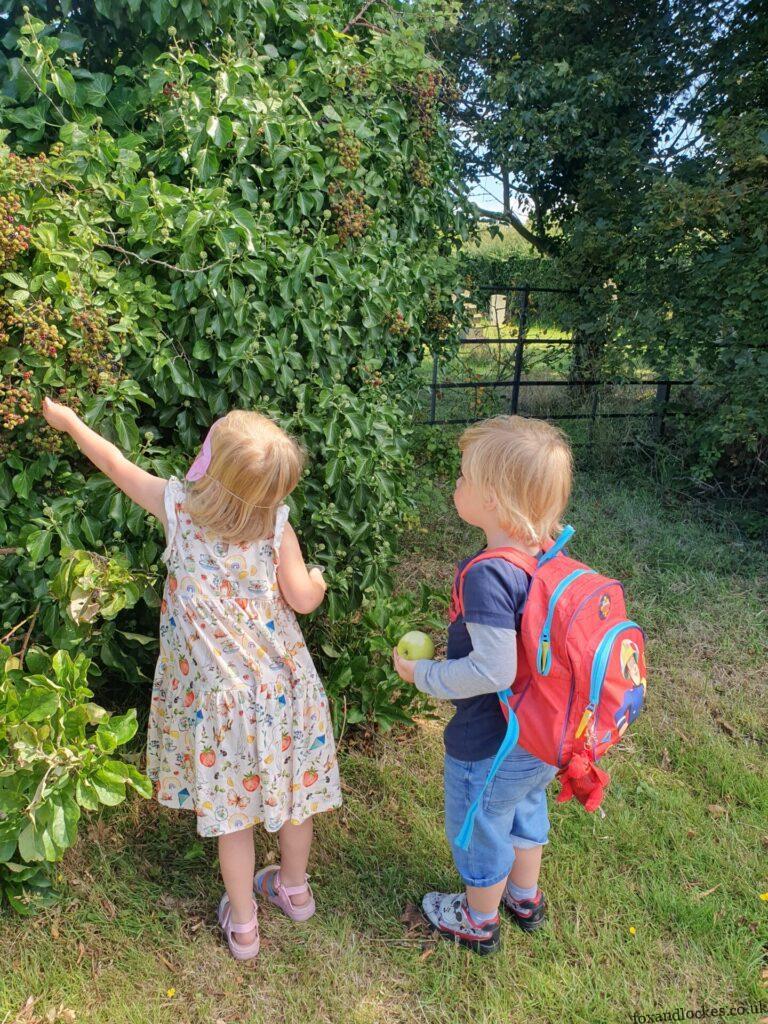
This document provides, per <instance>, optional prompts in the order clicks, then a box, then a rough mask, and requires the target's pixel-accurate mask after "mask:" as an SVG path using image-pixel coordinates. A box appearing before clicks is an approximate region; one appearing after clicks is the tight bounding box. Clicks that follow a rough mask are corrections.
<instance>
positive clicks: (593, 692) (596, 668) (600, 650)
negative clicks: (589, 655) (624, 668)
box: [582, 619, 642, 721]
mask: <svg viewBox="0 0 768 1024" xmlns="http://www.w3.org/2000/svg"><path fill="white" fill-rule="evenodd" d="M625 629H640V627H639V626H638V624H637V623H636V622H632V620H631V619H625V620H624V621H623V622H617V623H616V625H615V626H612V627H611V628H610V629H609V630H608V632H607V633H606V634H605V636H604V637H603V639H602V640H601V641H600V643H599V644H598V645H597V650H596V651H595V656H594V658H593V659H592V672H591V674H590V677H589V704H587V706H586V708H585V709H584V714H583V715H582V721H584V718H585V716H586V715H587V712H589V714H590V715H593V714H594V712H595V708H596V707H597V705H598V703H599V701H600V693H601V691H602V689H603V683H604V682H605V673H606V672H607V671H608V662H609V660H610V657H611V651H612V650H613V642H614V640H615V639H616V637H617V636H618V635H619V633H623V632H624V630H625ZM641 632H642V631H641Z"/></svg>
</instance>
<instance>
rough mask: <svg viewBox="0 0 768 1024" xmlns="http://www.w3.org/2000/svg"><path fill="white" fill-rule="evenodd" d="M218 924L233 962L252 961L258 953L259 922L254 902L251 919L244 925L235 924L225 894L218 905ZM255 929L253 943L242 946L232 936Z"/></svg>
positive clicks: (254, 902) (227, 897)
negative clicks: (233, 959)
mask: <svg viewBox="0 0 768 1024" xmlns="http://www.w3.org/2000/svg"><path fill="white" fill-rule="evenodd" d="M218 918H219V924H220V925H221V930H222V931H223V932H224V935H225V937H226V940H227V945H228V946H229V951H230V953H231V954H232V956H233V957H234V958H235V960H253V958H254V957H255V956H258V953H259V943H260V939H259V922H258V908H257V906H256V901H255V900H254V901H253V917H252V918H251V920H250V921H246V922H245V924H235V922H234V921H233V920H232V908H231V907H230V905H229V896H227V894H226V893H224V895H223V896H222V897H221V903H220V904H219V912H218ZM254 928H255V929H256V938H255V939H254V940H253V942H249V943H248V944H247V945H244V944H243V943H242V942H238V941H237V940H236V939H235V938H234V936H235V935H244V934H245V932H250V931H252V930H253V929H254Z"/></svg>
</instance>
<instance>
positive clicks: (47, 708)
mask: <svg viewBox="0 0 768 1024" xmlns="http://www.w3.org/2000/svg"><path fill="white" fill-rule="evenodd" d="M59 704H60V699H59V694H58V693H57V692H56V691H55V690H51V689H47V688H46V687H43V686H29V687H28V688H27V689H26V690H25V691H24V693H22V695H21V696H20V697H19V706H18V713H19V718H21V719H22V720H23V721H25V722H44V721H45V720H46V719H47V718H50V717H51V716H52V715H54V714H55V713H56V711H57V710H58V708H59Z"/></svg>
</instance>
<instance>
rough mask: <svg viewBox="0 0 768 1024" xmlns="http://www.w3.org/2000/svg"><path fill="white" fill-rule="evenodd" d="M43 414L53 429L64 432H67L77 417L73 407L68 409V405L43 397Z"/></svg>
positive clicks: (76, 420)
mask: <svg viewBox="0 0 768 1024" xmlns="http://www.w3.org/2000/svg"><path fill="white" fill-rule="evenodd" d="M43 416H45V419H46V422H47V423H48V425H49V426H51V427H53V429H54V430H63V431H65V432H68V431H69V430H70V428H71V427H73V426H74V424H75V423H77V422H78V419H79V417H78V415H77V413H76V412H75V411H74V409H70V408H69V406H68V405H62V404H61V402H54V401H53V399H52V398H44V399H43Z"/></svg>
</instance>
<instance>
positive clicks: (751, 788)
mask: <svg viewBox="0 0 768 1024" xmlns="http://www.w3.org/2000/svg"><path fill="white" fill-rule="evenodd" d="M421 517H422V519H421V523H420V524H419V525H417V526H415V527H414V528H413V529H412V531H411V532H410V534H408V535H407V536H406V537H405V538H404V541H403V559H402V564H401V571H400V586H401V587H404V588H407V587H410V586H412V585H413V584H415V583H417V582H418V581H420V580H427V581H429V582H430V583H432V584H434V585H447V584H448V583H449V580H450V575H451V560H452V559H455V558H458V557H459V556H460V555H462V554H465V553H468V552H470V551H472V550H473V549H474V548H476V547H478V546H479V539H478V536H477V535H476V534H475V533H474V531H472V530H471V529H470V528H469V527H465V526H464V525H463V524H461V523H460V522H459V521H458V520H457V518H456V516H455V514H454V513H453V510H452V507H451V502H450V488H449V487H448V486H446V487H444V488H443V487H433V486H431V485H429V484H428V485H426V487H425V493H424V500H423V502H422V510H421ZM570 519H571V521H572V522H573V523H574V524H575V525H576V526H577V528H578V533H577V537H576V540H575V543H574V545H573V547H574V550H575V553H576V554H577V555H578V556H579V557H582V558H584V559H585V560H586V561H588V562H590V563H591V564H593V565H594V566H595V567H596V568H599V569H604V570H609V571H610V572H612V573H613V574H615V575H618V576H619V577H621V578H622V579H624V580H625V581H626V584H627V591H628V599H629V603H630V607H631V610H632V612H633V613H634V614H635V615H636V616H637V618H638V619H639V621H640V622H641V623H643V624H644V625H645V626H646V628H647V632H648V637H649V666H650V672H649V700H648V709H647V711H646V712H644V713H643V715H641V717H640V719H639V720H638V722H637V723H635V725H634V726H633V728H632V729H631V730H630V732H629V733H628V735H627V737H626V739H625V741H624V742H623V743H622V745H621V747H620V748H618V750H616V751H615V752H613V753H612V754H610V755H609V757H608V758H607V762H608V763H606V767H608V768H609V769H610V771H611V773H612V776H613V780H612V783H611V787H610V790H609V793H608V796H607V799H606V805H605V806H606V812H607V813H606V816H605V818H601V817H599V816H594V815H588V814H586V813H585V812H584V811H583V809H582V808H580V807H576V806H574V805H572V804H566V805H560V804H556V803H555V802H554V798H553V799H552V801H551V816H552V822H553V831H552V837H551V843H550V846H549V847H548V849H547V851H546V854H545V859H544V869H543V875H542V884H543V886H544V888H545V889H546V891H547V894H548V897H549V900H550V903H551V921H550V923H549V926H548V928H547V929H545V930H544V931H543V932H541V933H539V934H537V935H535V936H526V935H524V934H522V933H521V932H519V931H518V930H517V929H515V928H514V926H512V925H510V924H505V925H504V928H503V937H502V938H503V948H502V952H501V954H500V955H499V956H497V957H495V958H480V957H476V956H473V955H472V954H470V953H467V952H464V951H462V950H458V949H455V948H452V947H451V946H449V945H448V944H447V943H441V944H439V945H435V944H433V945H429V944H427V945H426V946H425V944H424V939H423V937H422V936H421V935H420V934H419V932H418V930H415V929H410V928H409V927H408V926H407V924H405V923H403V922H402V921H401V920H400V916H401V914H402V913H403V910H404V908H405V907H406V905H407V904H408V903H409V901H418V899H419V897H420V896H421V894H422V893H423V892H424V891H426V890H427V889H430V888H445V889H453V888H455V886H456V883H457V879H456V876H455V873H454V869H453V867H452V863H451V859H450V855H449V852H448V849H447V845H446V843H445V840H444V838H443V834H442V809H441V804H442V797H441V778H440V771H441V723H440V722H436V721H428V722H422V723H419V725H418V726H417V727H416V728H415V729H413V730H410V731H401V732H399V733H395V734H390V735H388V736H386V737H381V738H379V739H377V740H376V742H375V744H374V746H372V747H371V746H363V747H355V746H346V747H345V749H344V750H343V752H342V755H341V767H342V774H343V779H344V786H345V804H344V807H343V809H342V810H341V811H340V812H338V813H336V814H332V815H327V816H322V817H321V820H320V821H319V822H318V825H317V842H316V845H315V848H314V852H313V859H312V863H311V871H312V881H313V885H314V886H315V890H316V893H317V896H318V903H319V907H320V910H319V913H318V915H317V916H316V918H315V919H313V920H312V921H311V922H308V923H307V924H306V925H304V926H296V925H293V924H291V923H290V922H289V921H287V920H286V919H281V918H280V916H278V915H277V913H270V912H269V911H264V912H263V914H262V918H261V929H262V941H263V947H262V948H263V953H262V955H261V956H260V958H259V961H258V963H257V964H256V965H255V966H250V967H249V966H242V965H241V966H238V965H236V964H235V963H234V962H233V961H232V960H231V959H230V958H229V956H228V954H227V952H226V950H225V949H224V947H223V946H222V944H221V941H220V939H219V937H218V935H217V933H216V929H215V927H214V923H213V922H214V908H215V904H216V901H217V899H218V897H219V894H220V883H219V879H218V873H217V866H216V860H215V845H214V844H212V843H209V842H201V841H199V840H198V839H197V838H196V836H195V831H194V820H193V818H192V816H190V815H184V814H179V813H174V812H168V811H166V810H164V809H161V808H159V807H157V806H156V805H154V804H152V803H149V802H142V801H140V800H138V799H135V800H132V801H130V802H129V803H128V804H127V805H125V806H123V807H120V808H116V809H114V810H112V811H111V812H105V813H103V814H102V815H100V816H99V817H91V818H90V819H89V821H88V824H87V826H86V827H85V828H84V830H83V833H82V837H81V839H80V841H79V843H78V844H77V846H76V847H75V848H74V849H73V850H72V851H71V852H70V854H69V856H68V857H67V858H66V860H65V862H64V863H63V865H62V867H61V871H62V875H63V882H64V885H63V889H64V896H63V900H62V902H61V904H60V905H59V906H58V907H57V908H56V909H55V910H53V911H52V912H49V913H46V914H44V915H41V916H39V917H38V918H35V919H32V920H22V919H19V918H16V917H14V916H12V915H7V916H4V917H0V949H1V950H2V966H0V979H1V980H0V1022H3V1021H6V1022H8V1024H10V1022H11V1021H19V1022H22V1021H23V1022H27V1024H33V1022H37V1021H40V1022H42V1021H48V1020H50V1021H52V1022H56V1021H57V1020H59V1021H61V1022H64V1021H71V1020H76V1021H77V1022H79V1024H96V1022H98V1024H160V1022H163V1024H165V1022H166V1021H169V1020H170V1021H174V1022H179V1024H217V1022H218V1024H220V1022H222V1021H223V1022H226V1024H234V1022H237V1024H262V1022H264V1024H267V1022H270V1024H272V1022H285V1024H294V1022H296V1024H298V1022H302V1024H304V1022H310V1024H322V1022H326V1021H327V1022H333V1024H401V1022H402V1024H412V1022H413V1024H415V1022H430V1024H431V1022H435V1024H437V1022H440V1024H460V1022H461V1024H463V1022H465V1021H469V1020H471V1021H473V1022H474V1024H498V1022H502V1021H503V1022H509V1024H552V1022H560V1021H563V1022H568V1024H571V1022H572V1024H613V1022H621V1021H628V1020H629V1019H630V1015H631V1014H632V1013H645V1014H649V1013H654V1012H655V1013H661V1012H662V1011H665V1010H667V1011H672V1010H674V1009H675V1008H676V1007H682V1008H683V1009H691V1010H694V1009H696V1008H698V1007H702V1006H716V1007H719V1006H731V1005H734V1006H735V1005H737V1004H750V1003H752V1004H754V1003H756V1002H757V1001H758V1000H759V999H760V998H761V997H762V998H763V999H768V992H767V991H766V989H765V987H764V982H762V981H761V970H763V971H765V967H766V966H767V965H766V960H765V957H766V951H765V950H766V947H765V943H766V940H767V939H768V925H767V924H766V922H767V920H768V903H767V902H763V901H761V900H760V898H759V894H760V893H764V892H765V891H766V890H768V880H767V879H766V864H767V863H768V778H767V773H766V759H765V750H766V739H768V730H767V729H766V715H765V675H766V667H768V659H766V646H765V632H766V621H765V620H766V610H765V605H764V595H765V593H766V584H767V582H768V581H767V580H766V569H765V565H766V561H765V550H764V549H761V548H760V547H758V546H757V545H754V544H753V545H750V544H748V543H746V542H744V541H743V540H742V539H740V537H739V535H738V534H737V533H736V532H735V531H734V530H733V529H732V528H731V527H730V525H729V524H728V523H727V522H722V521H718V520H715V519H714V518H712V517H707V516H706V515H703V514H702V513H701V511H700V510H699V509H697V508H696V507H694V506H689V505H686V504H681V503H674V502H671V501H669V500H667V499H666V498H665V494H664V493H663V492H662V491H661V490H659V489H658V488H656V487H654V485H652V484H651V483H649V482H644V481H641V480H639V479H638V480H636V481H634V482H633V481H627V480H623V481H621V480H618V481H617V480H614V479H613V478H612V477H610V476H604V475H601V474H599V473H588V472H584V473H582V475H581V476H580V479H579V483H578V487H577V489H576V494H575V497H574V501H573V505H572V510H571V514H570ZM257 842H258V857H259V859H260V860H264V859H267V858H269V857H270V855H271V854H272V853H273V852H274V849H275V847H274V845H273V843H272V842H271V841H270V840H269V839H268V838H267V837H266V835H264V834H259V835H258V836H257ZM630 928H634V929H635V933H634V934H631V933H630ZM169 992H170V993H172V994H170V995H169V994H168V993H169ZM30 997H31V998H32V999H33V1000H34V1002H32V1003H29V1004H28V1006H27V1010H25V1011H24V1012H23V1013H20V1009H21V1008H22V1007H24V1005H25V1003H26V1002H27V1000H28V999H29V998H30ZM66 1011H72V1012H73V1014H74V1016H72V1015H70V1014H68V1013H67V1012H66ZM743 1019H747V1020H757V1019H759V1015H758V1016H752V1015H745V1016H744V1018H743Z"/></svg>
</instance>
